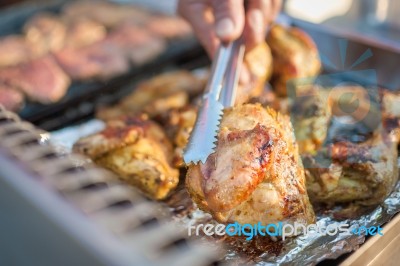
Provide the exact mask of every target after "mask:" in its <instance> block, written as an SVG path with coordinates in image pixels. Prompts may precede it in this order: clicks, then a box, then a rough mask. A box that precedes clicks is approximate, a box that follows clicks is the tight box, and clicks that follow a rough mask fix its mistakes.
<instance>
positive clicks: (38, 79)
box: [0, 55, 70, 104]
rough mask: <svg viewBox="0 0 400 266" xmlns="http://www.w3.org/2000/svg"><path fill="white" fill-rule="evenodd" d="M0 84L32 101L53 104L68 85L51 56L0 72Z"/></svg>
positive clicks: (62, 72)
mask: <svg viewBox="0 0 400 266" xmlns="http://www.w3.org/2000/svg"><path fill="white" fill-rule="evenodd" d="M0 83H4V84H7V85H9V86H12V87H14V88H17V89H19V90H20V91H22V92H23V93H24V94H26V95H27V96H28V98H29V99H30V100H32V101H36V102H39V103H44V104H48V103H54V102H57V101H58V100H60V99H61V98H62V97H63V96H64V95H65V93H66V92H67V89H68V87H69V85H70V79H69V77H68V76H67V75H66V74H65V73H64V71H63V70H62V69H61V68H60V67H59V66H58V65H57V63H56V62H55V60H54V58H53V57H52V56H51V55H47V56H44V57H41V58H38V59H35V60H32V61H30V62H28V63H26V64H22V65H19V66H17V67H13V68H7V69H3V70H1V71H0Z"/></svg>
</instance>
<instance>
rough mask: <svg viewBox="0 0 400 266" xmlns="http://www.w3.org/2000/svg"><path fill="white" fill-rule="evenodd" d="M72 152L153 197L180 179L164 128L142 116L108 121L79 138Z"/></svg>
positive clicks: (169, 188) (165, 194) (168, 190)
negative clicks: (100, 129)
mask: <svg viewBox="0 0 400 266" xmlns="http://www.w3.org/2000/svg"><path fill="white" fill-rule="evenodd" d="M74 151H75V152H79V153H82V154H84V155H87V156H89V157H90V158H91V159H93V161H94V162H96V163H97V164H99V165H102V166H104V167H106V168H108V169H110V170H112V171H114V172H115V173H116V174H117V175H118V176H119V177H121V179H123V180H125V181H126V182H128V183H129V184H131V185H133V186H136V187H138V188H139V189H140V190H141V191H142V192H143V193H145V194H146V195H147V196H148V197H150V198H152V199H164V198H165V197H167V196H168V194H169V193H170V192H171V191H172V190H173V189H175V187H176V186H177V184H178V181H179V172H178V170H177V169H174V168H172V166H171V163H172V162H171V154H172V146H171V143H170V142H169V140H168V139H167V137H166V135H165V133H164V131H163V129H162V128H161V127H160V126H158V125H157V124H156V123H154V122H152V121H150V120H148V119H146V118H145V117H124V118H119V119H116V120H111V121H109V122H108V123H107V127H106V128H105V129H104V130H103V131H101V132H100V133H97V134H94V135H91V136H88V137H85V138H82V139H80V140H79V141H78V142H77V143H76V144H75V145H74Z"/></svg>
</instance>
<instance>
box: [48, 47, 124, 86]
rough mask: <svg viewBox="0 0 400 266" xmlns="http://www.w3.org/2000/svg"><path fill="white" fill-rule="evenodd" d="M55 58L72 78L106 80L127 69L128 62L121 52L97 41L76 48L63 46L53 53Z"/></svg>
mask: <svg viewBox="0 0 400 266" xmlns="http://www.w3.org/2000/svg"><path fill="white" fill-rule="evenodd" d="M55 58H56V60H57V62H58V63H59V64H60V66H61V67H62V68H63V69H64V71H65V72H66V73H67V74H68V75H69V76H70V77H71V78H72V79H74V80H88V79H103V80H106V79H109V78H112V77H114V76H118V75H120V74H123V73H126V72H127V71H128V70H129V62H128V61H127V60H126V59H125V58H124V56H123V55H122V54H121V53H119V52H118V51H115V50H112V49H110V48H108V47H106V46H104V45H102V44H99V43H96V44H93V45H90V46H87V47H83V48H77V49H74V48H65V49H63V50H61V51H59V52H57V53H55Z"/></svg>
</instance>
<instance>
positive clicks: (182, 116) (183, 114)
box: [157, 105, 197, 167]
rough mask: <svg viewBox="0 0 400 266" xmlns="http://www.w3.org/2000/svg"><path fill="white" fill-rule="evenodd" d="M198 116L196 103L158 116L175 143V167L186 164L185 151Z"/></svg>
mask: <svg viewBox="0 0 400 266" xmlns="http://www.w3.org/2000/svg"><path fill="white" fill-rule="evenodd" d="M196 118H197V108H196V107H195V106H194V105H187V106H185V107H182V108H174V109H171V110H168V112H165V113H164V114H160V116H159V117H157V119H158V120H159V121H160V123H161V125H162V126H163V128H164V129H165V132H166V133H167V136H168V137H169V139H170V140H172V144H173V145H174V159H173V163H174V166H175V167H184V166H185V164H184V162H183V151H184V149H185V147H186V145H187V143H188V141H189V137H190V133H191V132H192V129H193V126H194V124H195V122H196Z"/></svg>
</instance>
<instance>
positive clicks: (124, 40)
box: [103, 23, 166, 65]
mask: <svg viewBox="0 0 400 266" xmlns="http://www.w3.org/2000/svg"><path fill="white" fill-rule="evenodd" d="M103 45H105V46H107V47H108V48H109V49H114V50H118V51H120V52H121V53H123V54H124V56H126V57H128V58H129V59H130V60H131V62H132V63H133V64H135V65H142V64H144V63H148V62H149V61H151V60H153V59H155V58H156V57H157V56H159V55H160V54H162V53H163V52H164V51H165V49H166V43H165V41H164V39H163V38H161V37H159V36H156V35H154V34H151V32H149V31H146V30H145V29H142V28H140V27H138V26H136V25H135V24H130V23H124V24H122V25H120V26H119V27H117V28H116V29H115V30H114V31H112V32H111V33H110V34H109V35H108V36H107V38H106V39H105V40H104V41H103Z"/></svg>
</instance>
